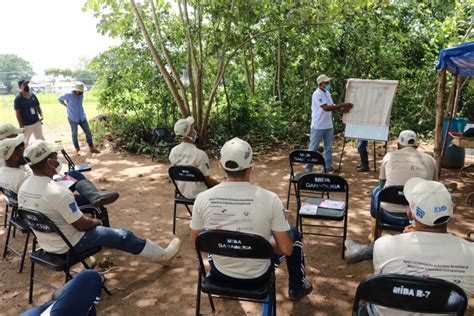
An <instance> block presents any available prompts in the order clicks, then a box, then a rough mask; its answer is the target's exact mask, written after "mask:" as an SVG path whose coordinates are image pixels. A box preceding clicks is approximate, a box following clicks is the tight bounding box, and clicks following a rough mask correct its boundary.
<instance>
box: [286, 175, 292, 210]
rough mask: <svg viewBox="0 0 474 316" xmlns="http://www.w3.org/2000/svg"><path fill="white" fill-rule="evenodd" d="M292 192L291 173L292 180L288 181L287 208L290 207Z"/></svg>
mask: <svg viewBox="0 0 474 316" xmlns="http://www.w3.org/2000/svg"><path fill="white" fill-rule="evenodd" d="M290 193H291V175H290V182H289V183H288V194H287V196H286V209H288V208H289V207H290Z"/></svg>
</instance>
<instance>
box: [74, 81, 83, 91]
mask: <svg viewBox="0 0 474 316" xmlns="http://www.w3.org/2000/svg"><path fill="white" fill-rule="evenodd" d="M73 91H79V92H84V84H83V83H82V82H78V83H76V84H75V85H74V89H73Z"/></svg>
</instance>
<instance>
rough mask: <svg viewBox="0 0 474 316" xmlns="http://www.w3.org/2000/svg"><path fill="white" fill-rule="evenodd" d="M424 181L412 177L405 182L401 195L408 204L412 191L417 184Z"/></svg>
mask: <svg viewBox="0 0 474 316" xmlns="http://www.w3.org/2000/svg"><path fill="white" fill-rule="evenodd" d="M425 181H426V180H425V179H422V178H417V177H414V178H411V179H409V180H408V181H407V182H405V185H404V186H403V194H404V195H405V198H406V200H407V201H408V203H410V202H411V200H412V197H413V196H412V193H413V189H414V188H415V187H416V186H417V185H418V184H420V183H422V182H425Z"/></svg>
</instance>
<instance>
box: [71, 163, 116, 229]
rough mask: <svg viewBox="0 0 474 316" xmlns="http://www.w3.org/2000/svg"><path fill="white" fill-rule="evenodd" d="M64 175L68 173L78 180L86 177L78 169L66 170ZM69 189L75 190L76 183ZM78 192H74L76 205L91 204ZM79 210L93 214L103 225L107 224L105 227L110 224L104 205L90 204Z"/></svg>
mask: <svg viewBox="0 0 474 316" xmlns="http://www.w3.org/2000/svg"><path fill="white" fill-rule="evenodd" d="M66 175H68V176H70V177H73V178H74V179H76V180H78V181H80V180H85V179H86V177H84V175H83V174H82V173H80V172H79V171H75V170H71V171H68V172H66ZM69 189H70V190H71V191H72V192H74V191H76V185H75V184H73V185H72V186H71V187H70V188H69ZM78 193H79V194H74V200H76V203H77V205H79V206H86V205H90V204H91V202H90V201H89V200H88V199H87V198H86V197H85V196H84V195H82V194H81V192H78ZM81 211H82V213H85V214H93V215H94V216H95V217H96V218H98V219H100V220H101V221H102V223H103V224H104V226H107V227H109V226H110V224H109V214H108V211H107V208H106V207H104V206H102V207H99V208H95V207H92V206H91V207H87V208H82V209H81Z"/></svg>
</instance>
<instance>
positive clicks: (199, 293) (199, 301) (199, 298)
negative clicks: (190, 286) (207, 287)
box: [196, 272, 201, 316]
mask: <svg viewBox="0 0 474 316" xmlns="http://www.w3.org/2000/svg"><path fill="white" fill-rule="evenodd" d="M198 273H199V276H198V283H197V293H196V316H199V315H200V314H201V313H200V311H201V276H200V275H201V272H198Z"/></svg>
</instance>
